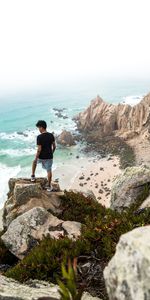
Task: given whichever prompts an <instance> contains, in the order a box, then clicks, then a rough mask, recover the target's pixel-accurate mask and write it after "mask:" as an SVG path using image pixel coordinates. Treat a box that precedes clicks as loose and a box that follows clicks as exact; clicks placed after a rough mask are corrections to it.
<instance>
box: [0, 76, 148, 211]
mask: <svg viewBox="0 0 150 300" xmlns="http://www.w3.org/2000/svg"><path fill="white" fill-rule="evenodd" d="M148 92H150V80H149V79H147V80H141V81H140V80H137V81H136V80H134V81H133V80H109V81H108V80H107V81H103V82H98V81H97V82H95V83H93V82H92V83H89V84H84V85H83V86H81V85H80V86H76V87H75V86H74V87H72V88H71V87H69V88H63V89H61V88H60V89H59V87H58V88H57V89H56V88H53V89H51V90H50V89H48V88H47V89H43V90H42V89H41V90H40V91H35V89H34V90H33V91H31V90H30V91H28V92H27V91H26V92H24V93H23V92H18V93H12V95H11V94H10V93H9V95H8V96H7V93H6V94H5V95H4V94H3V95H0V207H2V206H3V203H4V201H5V200H6V193H7V192H8V180H9V178H10V177H20V176H21V177H22V176H27V177H30V175H31V163H32V160H33V159H34V155H35V153H36V136H37V135H38V134H39V132H38V130H37V128H36V127H35V124H36V122H37V120H39V119H43V120H46V122H47V124H48V131H50V132H54V133H55V134H56V135H58V134H60V133H61V131H62V130H63V129H66V130H69V131H71V132H74V130H76V124H75V122H74V121H73V120H72V117H73V116H75V115H76V114H78V113H79V112H80V111H83V110H84V109H85V108H86V107H87V106H88V105H89V104H90V101H91V100H92V99H93V98H95V97H96V96H97V94H99V95H100V96H101V97H102V98H103V99H104V100H106V101H107V102H109V103H116V104H117V103H119V102H125V103H128V104H131V105H134V104H136V103H138V102H139V101H140V99H142V97H143V96H144V95H146V94H147V93H148ZM55 108H57V109H60V108H64V110H63V112H62V114H63V116H64V118H63V117H62V118H59V117H58V116H57V115H56V111H55V110H54V109H55ZM81 148H82V145H80V143H78V144H77V145H76V146H73V147H71V148H62V147H58V148H57V150H56V152H55V160H54V166H53V168H54V169H55V170H56V169H57V170H59V168H61V166H64V168H65V167H66V168H65V174H64V176H65V175H66V174H67V172H69V168H70V169H71V166H72V165H74V164H76V162H77V158H76V156H77V155H80V158H83V159H85V154H83V153H81V154H80V153H79V152H80V150H81ZM57 174H58V175H59V171H58V172H57ZM37 175H38V176H44V175H45V171H44V170H42V168H41V167H40V166H38V170H37ZM69 176H71V175H69ZM54 179H55V178H54Z"/></svg>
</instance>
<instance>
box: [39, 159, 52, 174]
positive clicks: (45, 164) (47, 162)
mask: <svg viewBox="0 0 150 300" xmlns="http://www.w3.org/2000/svg"><path fill="white" fill-rule="evenodd" d="M37 163H38V164H42V168H43V169H45V170H46V171H47V172H49V171H51V170H52V164H53V159H41V158H38V161H37Z"/></svg>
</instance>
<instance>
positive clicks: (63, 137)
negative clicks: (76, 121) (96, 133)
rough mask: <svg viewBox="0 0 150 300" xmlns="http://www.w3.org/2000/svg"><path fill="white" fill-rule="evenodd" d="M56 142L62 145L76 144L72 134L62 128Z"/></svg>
mask: <svg viewBox="0 0 150 300" xmlns="http://www.w3.org/2000/svg"><path fill="white" fill-rule="evenodd" d="M57 143H58V144H60V145H62V146H73V145H75V144H76V143H75V139H74V137H73V135H72V134H71V132H69V131H67V130H63V131H62V133H61V134H60V135H59V136H58V138H57Z"/></svg>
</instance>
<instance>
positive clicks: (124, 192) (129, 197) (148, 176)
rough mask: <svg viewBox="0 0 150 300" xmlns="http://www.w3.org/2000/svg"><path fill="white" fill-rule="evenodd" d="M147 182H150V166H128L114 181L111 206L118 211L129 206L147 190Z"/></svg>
mask: <svg viewBox="0 0 150 300" xmlns="http://www.w3.org/2000/svg"><path fill="white" fill-rule="evenodd" d="M147 184H150V168H148V167H146V166H137V167H128V168H126V169H125V170H124V172H123V173H122V174H120V175H119V176H117V177H116V179H115V181H114V183H113V186H112V189H111V200H110V207H111V208H112V209H115V210H118V211H121V210H123V209H125V208H127V207H129V206H130V205H131V204H133V203H135V202H136V200H137V199H138V198H139V196H140V195H142V194H143V193H144V192H145V187H146V185H147Z"/></svg>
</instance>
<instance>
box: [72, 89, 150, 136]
mask: <svg viewBox="0 0 150 300" xmlns="http://www.w3.org/2000/svg"><path fill="white" fill-rule="evenodd" d="M75 120H76V122H77V126H78V129H79V130H80V131H83V132H89V131H93V130H98V131H99V134H100V135H101V136H107V135H112V134H114V133H115V134H116V135H124V134H125V136H126V138H131V137H133V136H134V135H137V134H140V133H141V132H146V133H147V134H148V129H149V126H150V93H149V94H148V95H147V96H145V97H144V98H143V99H142V100H141V101H140V103H138V104H137V105H135V106H131V105H128V104H120V103H119V104H118V105H113V104H109V103H106V102H105V101H104V100H103V99H102V98H100V97H99V96H97V97H96V99H94V100H92V101H91V104H90V106H89V107H88V108H87V109H86V110H85V111H84V112H81V113H80V114H79V115H78V116H76V117H75Z"/></svg>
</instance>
